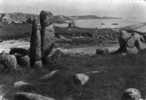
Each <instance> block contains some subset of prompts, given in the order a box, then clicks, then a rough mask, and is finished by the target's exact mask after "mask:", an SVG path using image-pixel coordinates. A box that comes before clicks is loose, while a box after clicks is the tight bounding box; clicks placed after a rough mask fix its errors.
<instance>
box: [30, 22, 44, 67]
mask: <svg viewBox="0 0 146 100" xmlns="http://www.w3.org/2000/svg"><path fill="white" fill-rule="evenodd" d="M41 58H42V53H41V35H40V27H39V25H38V24H37V23H36V20H34V21H33V23H32V34H31V40H30V64H31V67H39V68H40V67H42V61H41Z"/></svg>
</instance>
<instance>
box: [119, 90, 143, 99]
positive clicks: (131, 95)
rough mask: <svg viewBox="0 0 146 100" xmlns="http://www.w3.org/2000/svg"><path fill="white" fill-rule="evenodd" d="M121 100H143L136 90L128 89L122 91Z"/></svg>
mask: <svg viewBox="0 0 146 100" xmlns="http://www.w3.org/2000/svg"><path fill="white" fill-rule="evenodd" d="M121 100H143V99H142V96H141V93H140V91H139V90H138V89H136V88H128V89H126V90H125V91H124V93H123V95H122V98H121Z"/></svg>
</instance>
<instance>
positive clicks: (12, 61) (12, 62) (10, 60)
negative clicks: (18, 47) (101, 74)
mask: <svg viewBox="0 0 146 100" xmlns="http://www.w3.org/2000/svg"><path fill="white" fill-rule="evenodd" d="M0 63H1V64H3V65H4V66H5V69H6V70H10V69H17V59H16V57H15V56H14V55H10V54H8V53H5V52H2V53H1V54H0Z"/></svg>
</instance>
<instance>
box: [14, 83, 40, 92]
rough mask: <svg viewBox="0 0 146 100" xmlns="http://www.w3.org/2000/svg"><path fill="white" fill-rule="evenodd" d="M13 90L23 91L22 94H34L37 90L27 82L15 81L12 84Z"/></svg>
mask: <svg viewBox="0 0 146 100" xmlns="http://www.w3.org/2000/svg"><path fill="white" fill-rule="evenodd" d="M14 88H15V90H18V91H23V92H36V91H37V89H36V88H35V87H34V86H33V85H32V84H31V83H28V82H25V81H17V82H15V83H14Z"/></svg>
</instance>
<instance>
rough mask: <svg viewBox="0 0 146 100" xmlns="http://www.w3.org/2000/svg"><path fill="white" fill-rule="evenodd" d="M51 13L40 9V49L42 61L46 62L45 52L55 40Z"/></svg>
mask: <svg viewBox="0 0 146 100" xmlns="http://www.w3.org/2000/svg"><path fill="white" fill-rule="evenodd" d="M52 23H53V14H52V13H51V12H47V11H41V13H40V24H41V43H42V44H41V50H42V60H43V63H45V62H46V57H47V56H48V55H47V54H46V52H47V51H48V50H49V49H50V46H51V45H52V43H54V41H55V31H54V27H53V24H52Z"/></svg>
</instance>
